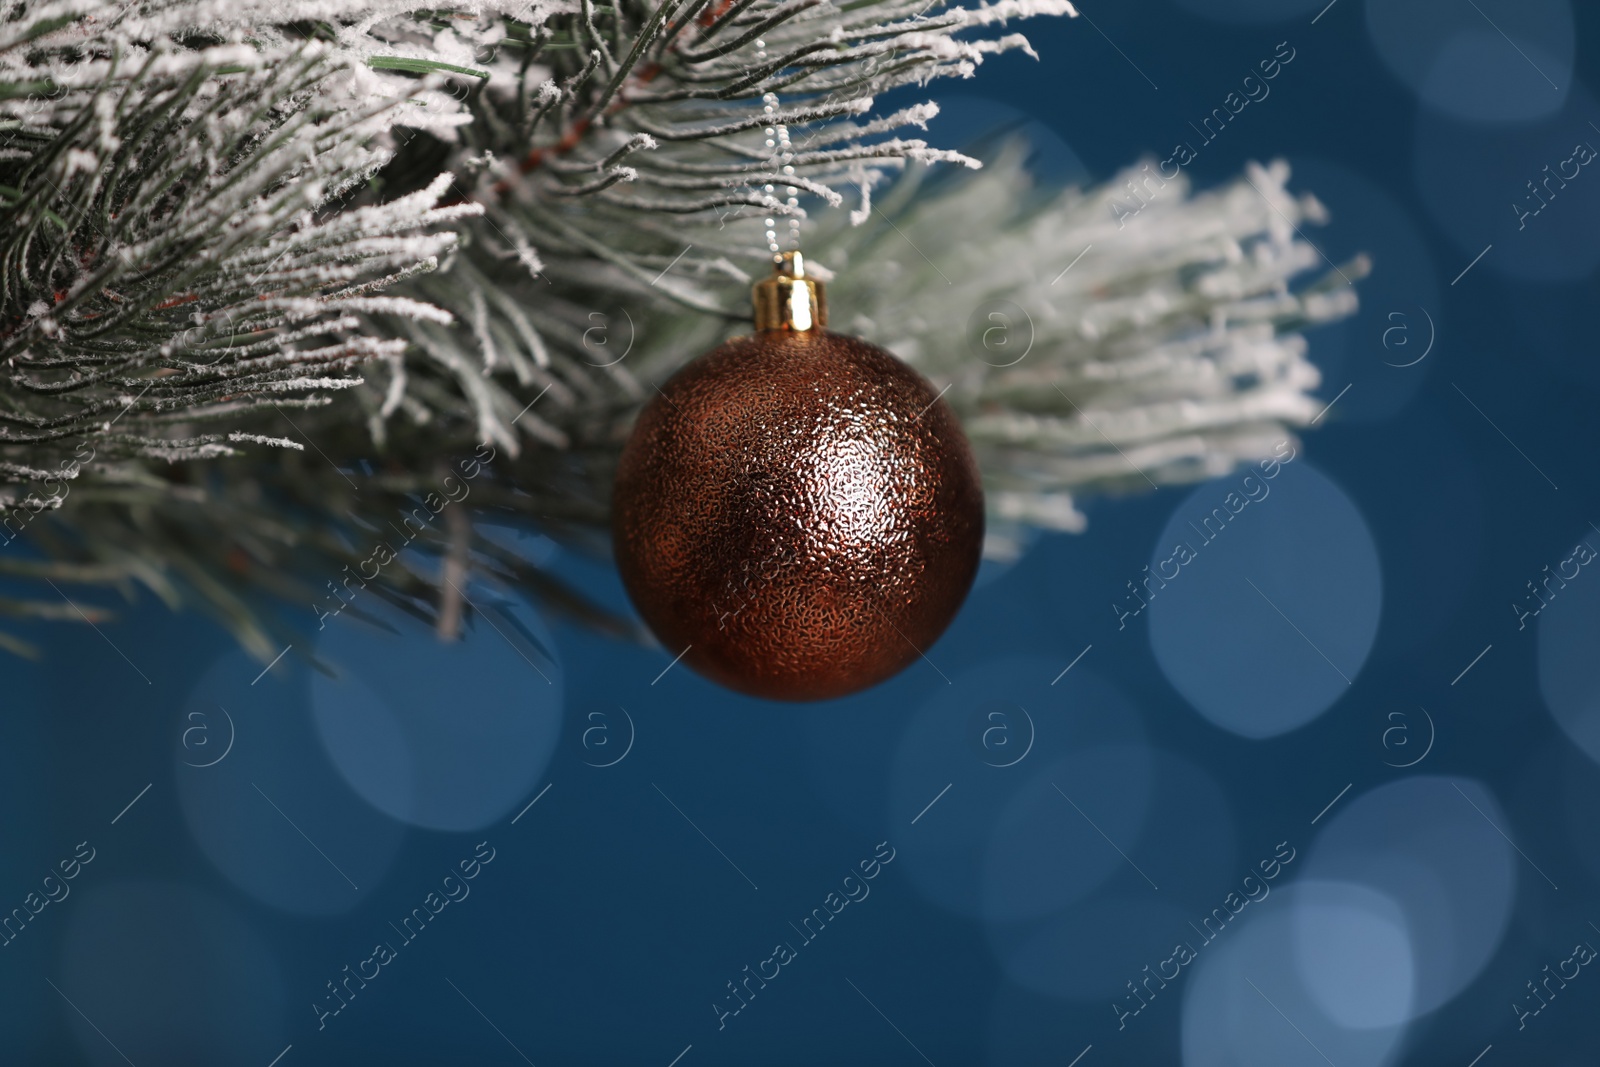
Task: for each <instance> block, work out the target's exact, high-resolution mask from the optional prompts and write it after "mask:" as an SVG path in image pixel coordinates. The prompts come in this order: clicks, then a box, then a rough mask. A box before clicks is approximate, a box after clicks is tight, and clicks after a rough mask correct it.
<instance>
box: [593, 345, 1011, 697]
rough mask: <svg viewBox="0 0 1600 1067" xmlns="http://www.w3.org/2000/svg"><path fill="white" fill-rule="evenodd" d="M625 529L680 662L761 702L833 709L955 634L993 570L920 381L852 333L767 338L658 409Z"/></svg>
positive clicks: (946, 423) (618, 535) (624, 544)
mask: <svg viewBox="0 0 1600 1067" xmlns="http://www.w3.org/2000/svg"><path fill="white" fill-rule="evenodd" d="M612 533H613V539H614V545H615V552H616V559H617V566H618V569H619V570H620V572H621V575H622V580H623V583H624V584H625V585H626V587H627V589H628V593H629V595H630V596H631V597H632V598H633V602H634V604H635V606H637V608H638V609H639V613H640V614H641V615H642V616H643V617H644V620H645V622H646V623H648V624H649V626H650V628H651V629H652V630H653V631H654V632H655V634H656V636H657V637H658V638H660V640H661V642H662V644H663V645H664V646H666V648H667V650H668V652H669V653H671V654H672V655H677V654H679V653H680V652H682V653H683V662H685V663H687V664H689V665H690V666H691V667H693V668H694V669H695V670H697V671H699V672H700V673H701V674H703V675H705V676H707V677H708V678H711V679H713V680H714V681H717V682H719V683H721V684H723V685H726V686H728V687H729V688H732V689H737V690H740V691H742V692H745V693H750V694H752V695H755V696H761V697H767V698H770V699H774V700H822V699H827V698H830V697H838V696H843V695H845V694H848V693H853V692H856V691H857V690H860V689H865V688H866V687H867V686H870V685H874V684H876V683H877V682H880V681H882V680H884V679H885V678H888V677H889V676H891V675H893V674H895V673H896V672H898V671H900V670H901V669H902V668H904V667H906V666H907V665H908V664H910V663H911V662H912V661H914V660H916V659H918V658H919V657H920V656H921V655H922V654H923V652H924V651H925V650H926V649H927V648H928V647H929V646H930V645H931V644H932V643H933V642H934V641H935V640H936V639H937V638H938V637H939V635H940V634H941V633H942V632H943V631H944V629H945V627H946V626H947V625H948V624H949V622H950V620H951V619H952V618H953V617H954V616H955V613H956V611H957V610H958V609H959V608H960V606H961V602H962V600H963V599H965V597H966V595H967V591H968V589H969V588H970V587H971V585H972V579H973V576H974V574H976V572H977V569H978V561H979V555H980V552H981V549H982V542H983V491H982V488H981V484H980V481H979V477H978V469H977V465H976V464H975V463H974V461H973V458H972V453H971V450H970V449H969V448H968V445H967V440H966V437H965V435H964V434H963V433H962V432H961V427H960V424H959V423H958V422H957V420H956V417H955V414H954V413H953V412H952V411H951V410H950V408H949V407H948V406H947V405H946V404H945V403H944V401H943V400H942V399H940V398H939V396H938V394H937V393H935V391H934V390H933V389H932V387H930V386H929V384H928V383H927V381H926V380H924V379H923V378H922V376H921V375H919V374H917V372H916V371H914V370H912V369H911V368H910V367H908V366H906V365H905V364H904V363H902V362H900V361H899V360H898V359H896V358H895V357H894V356H892V355H890V354H889V353H888V352H885V351H884V350H883V349H881V348H877V347H874V346H873V345H870V344H867V343H866V342H864V341H860V340H856V339H854V338H851V337H845V336H841V335H838V334H832V333H828V332H826V331H824V330H805V331H788V330H766V331H762V332H760V333H757V334H755V335H754V336H750V337H740V338H735V339H734V340H732V341H729V342H728V343H727V344H725V345H723V346H722V347H720V348H718V349H716V350H715V351H713V352H711V353H709V354H707V355H705V356H703V357H701V358H700V359H698V360H696V361H695V362H693V363H691V364H689V365H688V366H686V367H685V368H683V370H681V371H679V372H678V374H677V375H676V376H674V377H673V378H672V379H671V380H670V381H669V382H667V383H666V385H665V386H663V387H662V389H661V391H660V394H659V395H657V396H656V397H655V398H654V400H653V401H652V402H651V403H650V404H649V405H648V406H646V408H645V409H644V411H643V412H642V413H641V414H640V416H639V421H638V424H637V426H636V427H635V429H634V432H633V436H632V437H631V438H630V440H629V442H628V444H627V446H626V448H625V449H624V450H623V453H622V458H621V461H620V465H619V467H618V471H617V480H616V488H615V495H614V499H613V512H612ZM685 649H687V651H686V652H685V651H684V650H685Z"/></svg>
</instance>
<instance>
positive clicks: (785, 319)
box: [750, 252, 828, 332]
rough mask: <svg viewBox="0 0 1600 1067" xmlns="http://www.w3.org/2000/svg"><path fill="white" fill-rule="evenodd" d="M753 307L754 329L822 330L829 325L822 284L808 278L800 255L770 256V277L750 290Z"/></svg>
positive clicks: (803, 260)
mask: <svg viewBox="0 0 1600 1067" xmlns="http://www.w3.org/2000/svg"><path fill="white" fill-rule="evenodd" d="M750 298H751V300H752V301H753V302H754V304H755V310H756V329H757V330H759V331H766V330H793V331H795V332H800V331H802V330H815V329H821V328H822V327H824V326H826V325H828V302H827V298H826V296H825V295H824V293H823V288H822V283H821V282H820V281H818V280H817V279H815V278H811V277H807V275H806V262H805V257H803V256H802V255H801V254H800V253H799V252H784V253H781V254H779V255H775V256H773V257H772V275H771V277H767V278H763V279H761V280H760V281H758V282H756V284H755V285H754V286H753V287H752V288H751V290H750Z"/></svg>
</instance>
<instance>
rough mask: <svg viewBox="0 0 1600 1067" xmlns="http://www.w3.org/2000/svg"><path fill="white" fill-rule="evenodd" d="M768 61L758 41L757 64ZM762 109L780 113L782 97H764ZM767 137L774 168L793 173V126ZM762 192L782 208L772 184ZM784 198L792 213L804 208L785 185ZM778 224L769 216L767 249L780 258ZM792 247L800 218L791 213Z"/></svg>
mask: <svg viewBox="0 0 1600 1067" xmlns="http://www.w3.org/2000/svg"><path fill="white" fill-rule="evenodd" d="M766 58H767V42H766V41H757V42H756V62H757V63H758V64H759V63H764V62H766ZM761 107H762V111H763V112H764V113H765V114H767V115H772V114H774V113H775V112H776V111H777V110H778V94H777V93H767V94H766V95H765V96H763V97H762V98H761ZM766 134H767V147H768V148H770V149H772V156H771V157H770V159H771V164H772V169H773V170H774V171H779V172H780V173H782V174H785V175H789V174H793V173H794V150H793V148H792V147H791V146H790V144H789V127H788V126H787V125H785V124H784V123H781V122H778V123H774V124H773V125H771V126H768V127H767V128H766ZM762 192H763V193H764V194H765V197H764V200H765V203H766V206H767V210H768V211H772V210H773V209H774V208H776V207H777V206H778V197H777V192H776V190H775V189H774V187H773V186H772V185H771V184H768V185H765V186H763V187H762ZM784 196H785V197H787V200H786V201H785V206H786V207H788V208H789V209H790V210H791V211H793V210H794V209H797V208H798V207H799V206H800V190H799V189H796V188H795V187H794V186H792V185H789V186H785V187H784ZM777 223H778V220H777V218H776V213H775V212H774V213H773V214H769V215H768V216H767V218H766V225H767V230H766V234H767V249H768V250H769V251H771V252H772V253H773V255H777V254H778V253H779V252H780V251H782V246H781V245H780V244H779V243H778V227H777ZM789 247H790V248H791V249H798V248H799V247H800V216H799V215H796V214H791V215H790V216H789Z"/></svg>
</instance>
